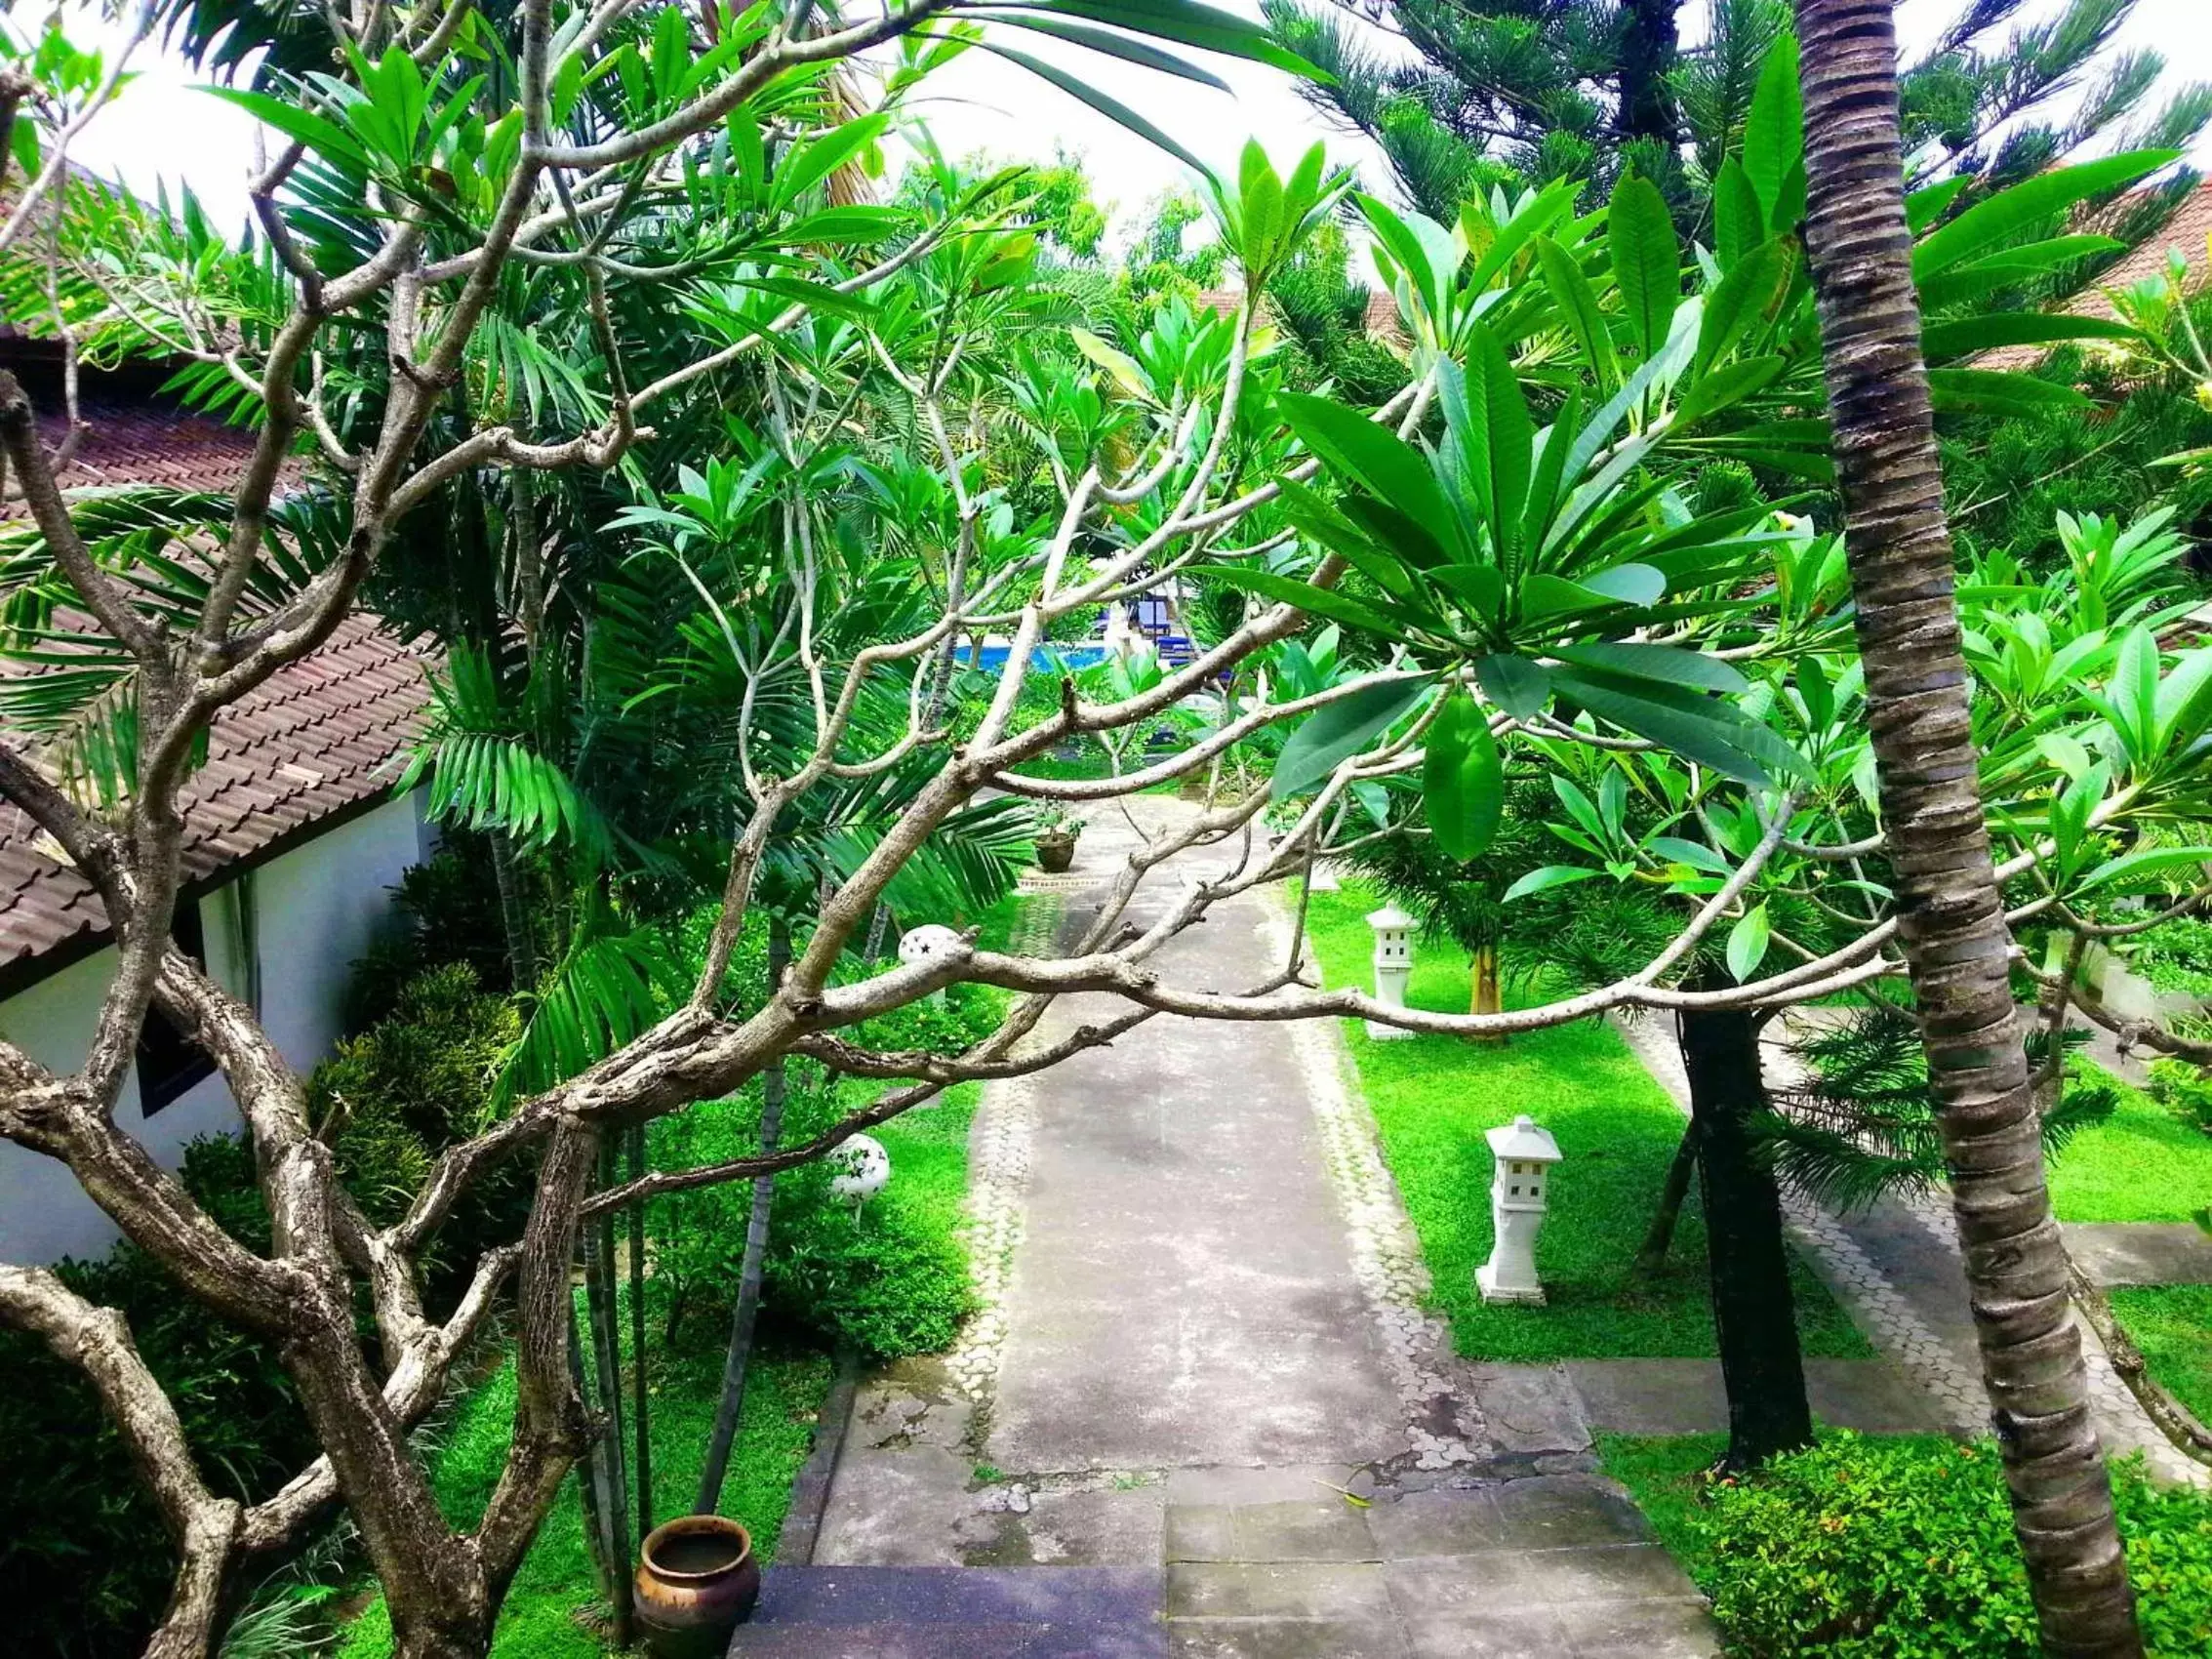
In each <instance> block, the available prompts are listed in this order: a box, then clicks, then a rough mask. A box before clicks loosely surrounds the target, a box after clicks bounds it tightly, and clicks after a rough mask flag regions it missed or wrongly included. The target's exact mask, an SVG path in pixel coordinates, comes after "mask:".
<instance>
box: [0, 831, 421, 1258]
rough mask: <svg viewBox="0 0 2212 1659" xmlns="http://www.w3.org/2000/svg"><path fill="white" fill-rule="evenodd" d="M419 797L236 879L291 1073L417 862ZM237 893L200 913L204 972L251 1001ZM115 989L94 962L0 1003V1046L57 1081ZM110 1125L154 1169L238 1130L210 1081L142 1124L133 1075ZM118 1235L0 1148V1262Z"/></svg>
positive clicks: (17, 1150)
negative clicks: (136, 1144)
mask: <svg viewBox="0 0 2212 1659" xmlns="http://www.w3.org/2000/svg"><path fill="white" fill-rule="evenodd" d="M420 800H421V797H420V795H416V796H411V797H409V798H408V799H405V800H397V801H390V802H387V803H385V804H384V805H382V806H380V807H377V808H376V809H375V810H374V811H371V812H368V813H365V814H364V815H363V816H361V817H359V818H356V819H354V820H353V821H352V822H351V823H349V824H346V825H343V826H342V827H341V828H339V829H337V830H332V831H330V833H328V834H326V835H322V836H318V837H317V838H316V839H314V840H312V841H309V842H308V843H307V844H306V845H305V846H302V847H298V848H295V849H294V850H293V851H291V852H289V853H286V854H284V855H283V856H282V857H280V858H276V859H272V860H270V861H269V862H268V863H267V864H265V865H263V866H261V868H260V869H259V870H254V871H252V872H250V873H249V874H248V875H247V876H246V877H245V878H244V879H245V882H246V883H247V884H249V885H250V887H251V895H250V898H249V899H248V908H249V910H250V911H251V914H252V924H253V931H254V935H255V939H256V942H257V944H258V947H259V949H258V950H257V951H256V955H257V957H258V959H259V960H258V966H259V969H260V973H259V976H258V977H259V981H260V989H261V1020H262V1025H263V1027H264V1029H265V1030H266V1031H267V1032H268V1033H269V1035H270V1036H271V1037H272V1038H274V1039H275V1042H276V1044H277V1046H278V1048H280V1049H281V1050H282V1051H283V1053H284V1057H285V1058H286V1059H287V1060H289V1061H290V1062H291V1063H292V1064H293V1065H294V1066H296V1067H299V1068H300V1069H302V1071H304V1070H305V1069H306V1068H308V1067H310V1066H312V1065H313V1064H314V1063H315V1062H316V1061H318V1060H320V1059H322V1058H323V1057H324V1056H325V1055H326V1054H328V1053H329V1052H330V1048H331V1045H332V1044H333V1043H334V1042H335V1041H336V1040H337V1038H338V1036H339V1034H340V1026H339V1015H340V1010H341V1008H342V1001H343V997H344V993H345V983H346V976H347V973H348V970H349V969H350V967H351V965H352V963H353V960H354V958H355V957H357V956H359V955H360V954H361V953H362V952H363V951H366V950H367V949H368V946H369V943H370V941H371V940H372V939H373V938H374V936H375V934H376V930H377V928H378V926H379V925H380V924H381V923H382V920H383V918H384V916H385V914H386V913H387V910H388V909H389V905H390V897H391V896H390V894H389V892H388V891H386V890H387V889H388V888H390V887H391V886H392V885H393V884H394V883H395V882H397V881H398V880H399V878H400V875H401V874H402V872H404V871H405V870H406V869H407V868H408V866H410V865H412V864H416V863H418V862H420V861H421V860H422V857H424V856H425V854H426V852H427V850H428V838H427V837H426V836H425V834H424V833H423V829H422V815H421V811H420ZM238 904H239V892H238V887H237V884H235V883H234V884H232V885H231V886H228V887H224V888H222V889H221V890H220V891H218V892H216V893H213V894H211V895H209V896H208V897H207V898H205V899H203V900H202V901H201V902H200V923H201V928H202V930H203V932H204V933H205V935H206V940H207V952H208V968H209V971H210V972H212V973H213V974H214V976H215V978H216V979H217V981H218V982H219V983H221V985H222V986H223V987H224V988H225V989H226V990H229V991H234V992H236V993H238V994H240V995H247V994H250V993H251V992H252V991H253V986H254V981H255V978H256V975H255V974H254V973H253V971H252V969H253V968H254V967H255V966H256V965H257V964H255V963H249V962H247V961H245V960H243V959H242V958H241V956H240V953H239V951H238V948H237V946H238V941H239V939H240V936H241V929H240V926H239V912H238V909H237V907H238ZM114 975H115V952H114V951H113V950H112V949H110V950H103V951H98V952H96V953H95V954H93V955H91V956H88V957H86V958H85V959H84V960H82V961H78V962H73V963H71V964H70V965H69V966H68V967H66V968H63V969H62V970H61V971H60V972H59V973H57V974H54V975H52V976H50V977H49V978H46V979H43V980H40V981H39V982H38V983H37V984H36V985H33V986H31V987H30V988H29V989H28V990H26V991H21V992H20V993H19V994H18V995H15V996H12V997H10V998H8V999H7V1000H6V1001H5V1002H0V1036H5V1037H6V1038H7V1039H8V1040H9V1041H10V1042H13V1043H15V1044H16V1045H17V1046H18V1047H20V1048H21V1049H22V1050H23V1051H24V1052H25V1053H27V1054H29V1055H30V1057H31V1058H32V1059H33V1060H36V1061H38V1062H39V1063H40V1064H41V1065H43V1066H46V1067H49V1068H51V1069H53V1070H56V1071H62V1072H67V1071H74V1070H75V1069H76V1068H77V1067H79V1066H81V1065H82V1064H83V1063H84V1058H85V1051H86V1049H87V1048H89V1047H90V1046H91V1043H92V1036H93V1030H94V1027H95V1025H96V1024H97V1022H98V1020H99V1016H100V1000H101V995H102V994H103V993H104V992H105V991H106V989H107V986H108V983H109V981H110V980H112V979H113V978H114ZM115 1116H116V1121H117V1122H118V1123H120V1124H121V1125H122V1126H123V1128H124V1129H125V1130H127V1131H128V1132H129V1133H131V1134H133V1135H135V1136H137V1137H138V1139H139V1140H140V1142H141V1144H143V1145H144V1147H145V1149H146V1150H147V1151H148V1152H149V1153H152V1154H153V1156H154V1158H155V1159H156V1161H158V1162H159V1163H161V1164H162V1165H163V1166H164V1167H165V1168H169V1169H174V1168H176V1167H177V1165H178V1164H179V1163H180V1162H181V1160H182V1157H183V1153H184V1147H185V1144H186V1143H187V1142H189V1141H192V1140H196V1139H198V1138H199V1137H200V1136H202V1135H214V1134H227V1133H231V1132H233V1131H235V1130H236V1128H237V1127H238V1109H237V1107H236V1106H235V1105H234V1104H233V1103H232V1101H231V1099H230V1091H229V1090H228V1089H227V1088H225V1087H224V1086H223V1083H222V1079H221V1077H220V1076H215V1077H209V1078H206V1079H205V1080H203V1081H201V1082H199V1083H196V1084H194V1085H193V1086H192V1087H191V1088H190V1089H188V1090H186V1091H185V1092H184V1093H183V1094H181V1095H180V1096H179V1097H178V1098H177V1099H176V1100H174V1101H172V1102H171V1103H170V1104H169V1105H168V1106H167V1107H165V1108H164V1109H162V1111H160V1112H159V1113H155V1114H154V1115H153V1116H152V1117H150V1118H149V1117H147V1116H145V1115H144V1114H143V1113H141V1111H140V1109H139V1084H138V1077H137V1075H136V1069H134V1072H133V1075H132V1076H131V1078H130V1079H129V1080H128V1081H127V1082H126V1083H125V1084H124V1085H123V1095H122V1099H121V1100H120V1101H118V1102H117V1104H116V1112H115ZM116 1236H117V1234H116V1231H115V1227H114V1224H113V1223H112V1222H110V1221H109V1220H108V1219H107V1217H106V1216H105V1215H103V1214H102V1213H101V1211H100V1209H99V1208H98V1207H97V1206H96V1205H95V1204H94V1203H93V1202H92V1200H91V1199H89V1198H87V1197H86V1196H85V1195H84V1194H83V1193H81V1192H79V1191H78V1189H77V1184H76V1181H75V1179H74V1178H73V1177H72V1176H71V1175H70V1174H69V1172H68V1170H67V1169H65V1168H63V1167H62V1166H61V1165H60V1163H57V1162H55V1161H54V1160H53V1159H51V1158H47V1157H42V1156H40V1155H39V1154H38V1153H33V1152H30V1151H27V1150H26V1149H24V1148H22V1147H19V1146H17V1145H15V1144H14V1143H13V1142H8V1141H0V1261H6V1262H17V1263H46V1262H53V1261H58V1260H60V1258H61V1257H63V1256H78V1257H91V1256H98V1255H101V1254H103V1253H104V1252H105V1251H106V1250H107V1248H108V1247H109V1246H110V1245H112V1244H113V1243H114V1242H115V1239H116Z"/></svg>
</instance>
